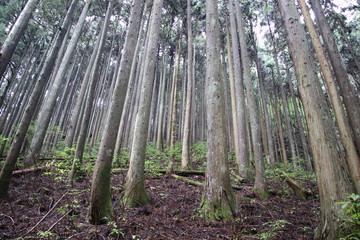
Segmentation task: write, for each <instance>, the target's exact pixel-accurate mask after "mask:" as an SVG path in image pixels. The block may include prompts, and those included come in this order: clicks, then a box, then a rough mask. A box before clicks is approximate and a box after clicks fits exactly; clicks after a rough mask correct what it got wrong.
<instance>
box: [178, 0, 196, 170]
mask: <svg viewBox="0 0 360 240" xmlns="http://www.w3.org/2000/svg"><path fill="white" fill-rule="evenodd" d="M191 16H192V15H191V0H187V30H188V36H187V37H188V42H187V44H188V48H187V49H188V50H187V60H188V65H187V87H186V107H185V120H184V135H183V138H182V153H181V168H182V169H187V168H189V161H190V154H189V142H190V120H191V101H192V99H191V97H192V91H193V89H192V84H193V83H192V82H193V81H194V80H193V33H192V24H191V20H192V19H191Z"/></svg>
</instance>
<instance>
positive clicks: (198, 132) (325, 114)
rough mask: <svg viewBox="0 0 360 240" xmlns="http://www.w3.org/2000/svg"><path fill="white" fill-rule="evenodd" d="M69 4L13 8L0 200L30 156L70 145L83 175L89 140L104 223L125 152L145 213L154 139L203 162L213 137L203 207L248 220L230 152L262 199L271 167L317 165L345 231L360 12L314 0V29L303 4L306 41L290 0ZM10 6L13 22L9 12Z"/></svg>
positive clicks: (331, 210) (358, 129)
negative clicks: (197, 147)
mask: <svg viewBox="0 0 360 240" xmlns="http://www.w3.org/2000/svg"><path fill="white" fill-rule="evenodd" d="M65 3H66V4H63V2H61V1H53V2H52V3H47V2H46V1H39V0H29V1H27V3H26V4H25V6H24V7H23V8H22V10H21V11H20V10H19V8H20V9H21V7H20V5H21V4H20V3H19V2H18V1H16V0H8V1H7V4H4V5H3V6H1V8H2V9H3V11H2V12H3V13H4V14H3V16H2V18H1V21H2V25H1V26H5V27H4V30H5V31H7V35H0V37H1V43H2V47H1V55H0V77H1V91H2V92H1V99H0V101H1V106H0V112H1V117H0V131H1V134H2V139H3V140H2V146H0V147H1V148H0V152H1V153H2V154H1V155H5V159H4V161H3V164H2V170H1V173H0V197H2V198H3V197H5V196H6V194H7V192H8V188H9V183H10V179H11V175H12V171H13V170H14V169H15V166H16V164H17V162H18V159H19V157H20V156H21V155H23V156H24V158H23V159H22V160H21V161H22V163H23V164H24V165H25V166H30V165H34V164H38V163H39V158H40V156H41V154H46V153H48V154H51V153H52V152H53V151H54V150H55V149H59V148H63V149H64V150H66V151H70V150H71V148H74V156H73V163H72V171H71V174H70V176H69V181H75V180H76V178H77V176H78V174H79V172H80V171H81V166H82V164H84V152H85V148H86V146H90V147H91V148H93V149H97V148H98V150H97V152H96V153H95V154H96V155H97V157H96V163H95V166H94V174H93V179H92V190H91V207H90V210H89V211H90V214H89V217H90V221H91V222H92V223H94V224H100V223H103V222H106V220H107V219H108V218H109V217H111V215H112V203H111V190H110V189H111V188H110V176H111V167H112V163H113V159H114V158H116V156H117V155H119V154H120V153H121V151H124V149H128V151H129V152H130V161H129V170H128V174H127V178H126V184H125V191H124V196H123V203H124V206H125V207H134V206H137V205H142V204H147V203H148V201H149V200H148V197H147V194H146V191H145V185H144V161H145V158H146V156H145V152H146V150H145V149H146V144H147V143H148V142H153V143H154V144H155V145H156V147H157V148H158V149H159V150H161V149H163V148H169V149H170V151H171V149H173V148H174V146H175V143H176V142H181V143H182V157H181V158H182V159H181V163H180V162H177V161H180V159H174V158H172V159H171V160H170V162H169V165H168V171H169V172H171V171H173V170H174V168H175V167H176V166H179V167H181V168H182V169H188V168H191V166H192V165H191V156H190V153H189V147H190V146H191V145H192V144H193V143H195V142H196V141H204V140H205V139H206V140H207V147H208V155H207V165H206V166H207V167H206V180H205V189H204V195H203V201H202V206H201V209H202V213H203V216H204V217H206V218H208V219H212V220H227V219H230V218H232V216H234V215H236V214H238V209H239V208H238V206H236V199H235V197H234V194H233V193H232V189H231V184H230V178H229V174H228V163H227V156H228V152H229V151H231V150H233V151H234V153H235V158H236V162H237V167H238V174H239V175H240V176H241V178H243V179H244V180H247V181H252V180H255V181H254V190H255V191H257V192H258V193H260V194H265V195H266V192H267V183H266V179H265V177H264V176H265V167H266V166H267V167H269V168H274V165H275V163H277V162H282V163H284V164H289V165H290V164H291V165H292V166H293V167H294V168H299V167H302V168H305V169H307V170H308V171H314V170H313V169H315V172H316V174H317V181H318V187H319V193H320V194H319V195H320V201H321V221H320V222H321V223H320V224H321V226H320V227H319V231H318V236H317V237H319V238H328V239H333V238H335V236H336V232H337V230H338V228H339V222H338V221H337V220H338V218H339V217H340V215H339V214H340V212H339V205H337V204H336V202H339V201H341V200H342V199H344V198H346V194H350V193H352V192H355V193H359V189H360V166H359V165H360V160H359V152H360V125H359V124H360V116H359V114H360V105H359V85H360V83H359V72H360V68H359V62H358V56H356V52H357V49H358V43H356V40H354V39H356V37H358V34H359V30H358V26H356V25H355V26H354V25H353V26H352V27H353V29H352V30H351V31H350V30H349V26H351V25H352V24H353V22H354V21H355V22H356V18H355V19H353V20H352V21H346V19H345V18H344V16H343V15H341V14H340V13H338V12H337V11H336V6H334V5H333V4H331V3H327V2H325V3H321V2H320V0H312V1H311V2H310V4H311V7H312V10H313V12H314V14H315V18H316V24H317V25H316V26H315V25H314V22H313V20H312V19H311V17H310V13H309V8H308V4H307V3H306V2H305V1H304V0H298V4H299V6H300V10H301V13H302V16H303V18H304V22H305V25H306V29H307V31H308V33H309V36H310V38H308V36H307V34H306V32H305V28H304V25H303V24H302V22H301V17H300V13H299V10H298V9H297V6H296V3H295V1H292V0H278V1H275V2H273V1H261V2H259V1H252V2H248V1H242V2H239V1H237V0H229V1H226V2H222V3H218V2H217V1H214V0H207V1H190V0H187V1H180V0H179V1H165V2H163V1H162V0H154V1H140V0H133V1H123V2H121V3H119V2H118V1H113V0H109V1H100V0H98V1H91V0H86V1H83V2H82V1H77V0H72V1H65ZM14 9H17V10H18V12H17V15H16V17H13V15H11V14H8V15H7V14H6V13H8V12H11V11H12V10H13V11H15V10H14ZM219 9H220V10H221V11H219ZM343 11H345V12H346V11H348V12H350V13H352V12H356V11H357V10H356V7H354V8H351V7H349V8H347V9H343ZM264 32H265V33H264ZM205 33H206V34H205ZM320 37H321V40H322V42H323V45H324V46H322V43H321V40H320ZM354 37H355V38H354ZM309 40H311V42H310V43H311V44H309ZM356 44H357V45H356ZM313 50H314V51H313ZM316 60H317V61H316ZM318 65H319V66H318ZM319 73H321V74H319ZM295 79H296V80H297V81H296V82H295ZM321 79H323V82H321V81H320V80H321Z"/></svg>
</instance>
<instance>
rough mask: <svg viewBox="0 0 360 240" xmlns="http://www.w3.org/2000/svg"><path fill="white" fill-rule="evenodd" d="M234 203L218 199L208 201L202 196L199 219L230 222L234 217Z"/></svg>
mask: <svg viewBox="0 0 360 240" xmlns="http://www.w3.org/2000/svg"><path fill="white" fill-rule="evenodd" d="M236 212H237V211H236V206H235V202H233V201H228V200H227V199H225V198H220V199H219V200H217V201H212V202H210V201H208V200H207V199H206V198H205V197H204V196H203V198H202V200H201V205H200V214H201V217H202V218H204V219H205V220H209V221H230V220H232V219H234V217H235V215H236Z"/></svg>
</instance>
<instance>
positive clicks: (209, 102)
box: [200, 0, 237, 221]
mask: <svg viewBox="0 0 360 240" xmlns="http://www.w3.org/2000/svg"><path fill="white" fill-rule="evenodd" d="M217 4H218V1H216V0H207V1H206V85H205V87H206V88H205V99H206V106H207V113H206V120H207V128H208V130H207V146H208V151H207V164H206V173H205V185H204V186H205V187H204V193H203V197H202V201H201V206H200V208H201V212H202V216H203V217H204V218H205V219H208V220H225V221H226V220H230V219H232V218H233V216H234V214H235V213H236V211H237V209H236V199H235V195H234V193H233V190H232V187H231V184H230V177H229V173H228V162H227V149H228V147H227V144H226V142H227V141H226V139H227V134H226V126H225V101H224V86H223V80H222V79H221V78H222V73H221V60H220V57H221V53H220V47H221V43H220V24H219V13H218V7H217Z"/></svg>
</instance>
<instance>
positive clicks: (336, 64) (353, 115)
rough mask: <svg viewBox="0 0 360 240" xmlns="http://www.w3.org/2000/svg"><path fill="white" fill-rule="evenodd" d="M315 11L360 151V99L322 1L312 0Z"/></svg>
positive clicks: (359, 150)
mask: <svg viewBox="0 0 360 240" xmlns="http://www.w3.org/2000/svg"><path fill="white" fill-rule="evenodd" d="M311 2H312V6H313V11H314V13H315V17H316V19H317V24H318V25H319V30H320V33H321V36H322V39H323V42H324V46H325V48H326V51H327V53H328V57H329V60H330V63H331V65H332V67H333V70H334V75H335V78H336V82H337V84H338V85H339V88H340V94H341V96H342V98H343V101H344V105H345V108H346V112H347V115H348V117H349V122H350V126H351V128H352V131H353V137H354V140H355V142H356V148H357V151H358V152H359V153H360V107H359V106H360V99H359V95H356V92H355V89H354V88H353V86H352V85H351V84H350V81H349V77H348V74H347V72H346V69H345V66H344V64H343V62H342V58H341V55H340V53H339V50H338V48H337V46H336V42H335V39H334V34H333V31H332V30H331V28H330V26H329V24H328V22H327V20H326V18H325V15H324V12H323V11H322V8H321V5H320V1H319V0H312V1H311ZM359 70H360V69H359Z"/></svg>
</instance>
